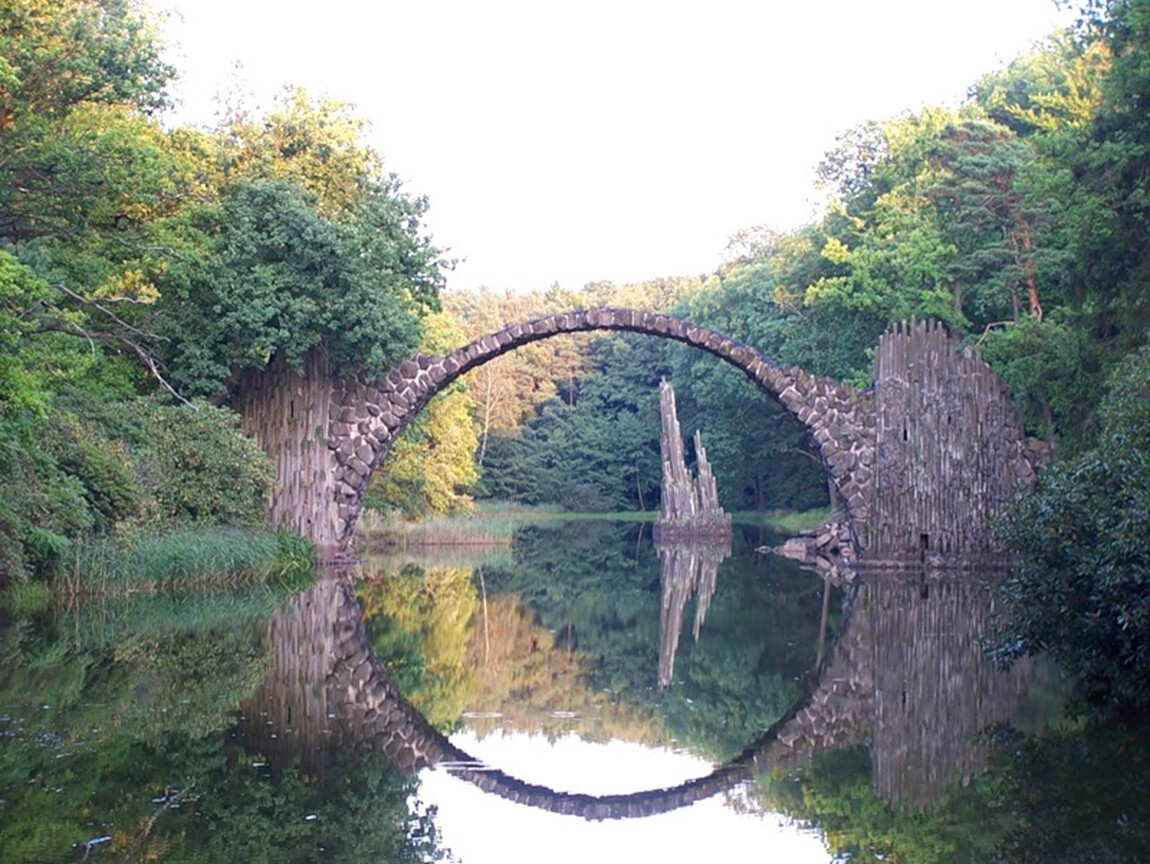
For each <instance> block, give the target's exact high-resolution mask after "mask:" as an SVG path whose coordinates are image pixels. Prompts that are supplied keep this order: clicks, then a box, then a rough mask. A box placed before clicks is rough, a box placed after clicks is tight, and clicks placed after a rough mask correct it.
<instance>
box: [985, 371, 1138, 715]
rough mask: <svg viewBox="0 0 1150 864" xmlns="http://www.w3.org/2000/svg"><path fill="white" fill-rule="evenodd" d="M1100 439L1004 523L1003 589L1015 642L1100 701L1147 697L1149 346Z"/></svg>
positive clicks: (1110, 399) (1014, 648)
mask: <svg viewBox="0 0 1150 864" xmlns="http://www.w3.org/2000/svg"><path fill="white" fill-rule="evenodd" d="M1098 422H1099V434H1098V443H1097V444H1096V445H1095V446H1094V447H1092V448H1091V449H1089V450H1086V451H1084V452H1082V453H1081V454H1079V455H1077V456H1075V457H1074V458H1072V459H1069V460H1066V461H1064V462H1061V463H1060V464H1057V465H1055V466H1053V467H1052V468H1050V469H1048V470H1047V471H1045V472H1044V473H1043V475H1042V477H1041V478H1040V481H1039V484H1038V488H1037V490H1036V491H1035V493H1034V494H1033V495H1031V496H1029V497H1028V498H1025V499H1024V500H1022V501H1020V502H1019V503H1018V505H1017V506H1016V507H1015V508H1014V509H1013V511H1012V512H1011V513H1010V514H1009V519H1008V520H1007V523H1006V525H1005V527H1004V532H1005V534H1006V537H1007V540H1008V541H1009V542H1010V543H1011V545H1012V547H1013V548H1014V549H1016V550H1017V551H1018V552H1020V553H1021V555H1022V559H1021V563H1020V565H1019V566H1018V567H1017V568H1016V569H1015V571H1014V573H1013V574H1012V576H1011V579H1010V580H1009V582H1008V583H1007V585H1006V587H1005V592H1006V596H1007V598H1008V599H1009V601H1010V607H1011V625H1010V631H1011V633H1012V634H1013V640H1014V641H1011V642H1010V643H1009V644H1008V645H1007V646H1006V647H1005V648H1003V649H1000V650H1001V651H1002V653H1004V654H1007V655H1010V654H1011V653H1015V652H1020V651H1029V652H1049V653H1051V654H1052V655H1053V656H1054V657H1055V658H1056V659H1057V660H1058V661H1059V662H1060V663H1062V664H1063V665H1064V666H1065V668H1066V669H1068V670H1069V671H1070V672H1072V673H1073V674H1074V675H1076V676H1077V677H1079V678H1080V679H1081V680H1082V682H1083V683H1084V685H1085V692H1086V695H1087V697H1088V698H1089V699H1090V700H1091V701H1092V702H1095V703H1098V704H1100V705H1103V706H1106V707H1109V708H1118V709H1124V710H1143V709H1144V708H1145V707H1146V706H1147V704H1148V700H1150V552H1148V550H1147V546H1146V536H1147V534H1148V533H1150V351H1147V350H1146V349H1143V350H1142V351H1140V352H1139V353H1137V354H1134V355H1131V357H1130V358H1129V359H1128V360H1127V361H1126V362H1125V363H1124V364H1123V365H1122V366H1121V367H1120V368H1119V369H1118V371H1117V372H1116V373H1115V375H1114V377H1113V378H1112V380H1111V382H1110V387H1109V392H1108V393H1107V396H1106V398H1105V400H1104V401H1103V404H1102V406H1101V409H1100V411H1099V418H1098Z"/></svg>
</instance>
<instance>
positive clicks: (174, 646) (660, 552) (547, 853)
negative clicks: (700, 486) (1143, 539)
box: [0, 523, 1150, 864]
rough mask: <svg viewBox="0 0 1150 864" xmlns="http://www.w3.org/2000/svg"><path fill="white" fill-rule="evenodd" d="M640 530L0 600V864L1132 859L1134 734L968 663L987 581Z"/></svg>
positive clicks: (584, 528)
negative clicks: (77, 599)
mask: <svg viewBox="0 0 1150 864" xmlns="http://www.w3.org/2000/svg"><path fill="white" fill-rule="evenodd" d="M648 533H649V528H645V529H639V528H638V527H636V526H625V525H616V524H609V523H591V524H588V523H578V524H576V523H572V524H570V525H563V526H560V525H555V526H530V527H526V528H524V529H523V530H522V531H521V532H520V533H519V535H518V536H517V539H516V542H515V546H514V549H513V554H506V553H503V554H499V555H495V556H492V557H489V558H486V559H484V560H471V561H463V560H462V559H458V558H456V559H454V560H452V559H449V558H441V559H440V560H438V561H432V560H422V561H413V560H395V559H383V558H368V559H367V560H365V561H364V562H363V564H362V566H361V567H360V568H359V570H358V572H357V573H356V574H355V577H354V579H344V580H338V579H326V580H321V581H319V582H318V583H317V584H316V585H315V586H314V587H312V588H310V589H308V590H307V591H305V592H303V593H301V594H298V595H295V596H292V597H286V598H284V597H279V598H277V597H275V596H273V595H272V594H271V593H270V592H268V591H267V590H266V589H262V588H260V589H255V588H253V589H247V590H244V591H232V592H219V593H206V594H199V595H195V596H187V597H137V598H133V599H130V600H128V601H123V602H112V601H107V602H100V603H97V602H88V603H80V604H75V605H73V606H70V607H68V608H57V609H53V610H51V611H50V612H49V613H46V614H44V615H40V616H36V617H34V618H16V619H13V618H11V617H8V618H5V619H0V651H3V666H2V671H0V861H4V862H33V861H37V862H40V861H79V860H107V861H132V862H135V861H176V862H183V861H187V862H191V861H204V862H209V861H221V860H230V861H235V862H241V861H242V862H247V861H277V862H278V861H323V860H330V861H372V862H379V861H397V862H401V861H426V860H437V859H438V860H457V861H465V862H472V864H474V862H497V861H498V862H515V861H539V860H543V859H546V860H549V861H586V860H588V859H593V858H598V859H599V860H602V861H631V860H637V859H639V858H640V856H642V857H644V858H646V857H651V856H658V857H659V859H660V860H663V861H687V860H699V859H700V858H701V857H703V856H706V857H707V859H708V860H734V861H768V860H769V861H798V862H802V861H812V862H813V861H820V862H825V861H831V860H850V861H880V860H883V861H892V860H896V861H906V862H919V861H924V862H930V861H940V862H941V861H1143V860H1150V829H1148V828H1147V827H1146V826H1148V825H1150V812H1148V810H1150V807H1148V805H1147V804H1146V803H1145V796H1143V795H1140V794H1138V789H1139V787H1140V785H1141V780H1142V778H1143V777H1144V776H1145V774H1146V769H1148V768H1150V765H1148V764H1147V762H1150V760H1148V759H1147V755H1146V754H1147V753H1148V752H1150V747H1147V746H1146V745H1147V737H1146V736H1144V735H1139V734H1137V733H1135V732H1130V731H1124V732H1121V733H1119V732H1117V731H1115V730H1108V729H1098V728H1086V727H1083V726H1081V725H1080V724H1076V723H1074V722H1073V721H1069V720H1067V719H1065V718H1064V717H1063V716H1062V713H1061V708H1060V703H1061V699H1060V693H1059V688H1058V686H1057V684H1056V682H1055V679H1054V677H1053V676H1052V675H1051V673H1050V671H1049V670H1047V669H1045V668H1043V667H1042V666H1041V665H1039V664H1034V663H1024V664H1018V665H1016V666H1015V667H1014V668H1013V669H1011V670H1010V671H1009V672H1003V671H999V670H996V669H994V668H993V667H992V666H991V665H990V664H989V663H988V662H986V660H985V657H984V641H983V639H984V635H985V634H986V632H987V631H988V630H989V628H991V627H992V623H993V612H994V609H993V593H992V591H991V590H990V586H989V585H988V584H987V580H986V579H984V578H982V575H983V574H978V573H973V574H968V575H965V576H964V577H962V578H961V579H958V578H930V579H924V578H922V577H920V576H906V575H904V576H897V577H895V576H884V577H881V578H879V577H874V576H872V577H868V578H866V579H862V578H859V579H856V580H855V581H854V582H853V583H852V584H848V585H840V586H836V585H828V584H827V583H826V582H825V581H824V580H823V579H822V578H821V577H820V576H818V575H816V574H814V573H810V572H807V571H803V570H801V569H799V568H798V567H797V566H796V565H794V564H793V563H792V562H789V561H783V560H779V559H773V558H767V557H764V556H761V555H756V554H755V553H754V551H753V549H754V547H755V546H756V545H758V544H760V543H763V542H771V540H772V539H773V538H769V537H763V536H760V535H758V534H756V533H754V532H737V534H736V537H735V539H734V541H733V543H732V546H731V548H729V549H728V548H721V547H720V548H715V547H713V548H702V549H699V548H696V549H689V548H684V547H679V548H660V549H656V548H655V547H654V546H653V544H652V543H651V542H650V540H649V536H648Z"/></svg>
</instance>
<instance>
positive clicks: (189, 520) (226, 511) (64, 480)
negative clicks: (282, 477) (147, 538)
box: [0, 391, 273, 584]
mask: <svg viewBox="0 0 1150 864" xmlns="http://www.w3.org/2000/svg"><path fill="white" fill-rule="evenodd" d="M2 409H3V406H0V584H4V583H5V582H8V581H12V580H18V579H21V578H25V577H27V576H31V575H50V574H52V573H58V572H60V571H61V570H62V569H67V568H66V567H65V565H64V558H65V557H66V556H67V554H68V553H67V550H68V548H69V546H70V545H71V544H72V543H74V542H77V541H78V540H79V538H92V537H101V536H106V535H109V534H112V533H115V532H116V531H118V530H123V529H130V530H164V529H167V528H170V527H172V526H174V525H183V524H195V525H205V526H230V527H243V528H257V527H259V526H260V525H261V523H262V522H263V519H264V514H265V512H266V500H267V496H268V494H269V493H270V490H271V484H272V481H273V469H272V466H271V463H270V460H269V459H268V458H267V457H266V456H265V455H264V454H263V452H262V451H260V449H259V447H258V446H257V445H256V444H255V442H254V441H252V440H251V439H249V438H246V437H244V436H243V435H242V434H241V433H240V430H239V420H238V417H237V416H236V415H235V414H234V413H233V412H231V411H228V410H226V409H223V408H217V407H215V406H212V405H208V404H197V405H194V406H190V405H165V404H162V403H160V402H158V401H156V400H152V399H143V398H131V399H110V400H109V399H105V398H100V397H99V396H97V395H93V394H92V393H87V392H82V391H69V392H66V393H64V394H61V396H59V397H58V398H57V399H55V400H54V402H53V403H52V404H51V407H50V409H49V410H48V411H47V413H46V414H45V415H44V416H43V417H40V418H33V417H31V416H27V415H26V416H23V417H20V418H18V419H16V418H12V417H6V416H5V415H4V414H3V410H2ZM85 542H91V541H85Z"/></svg>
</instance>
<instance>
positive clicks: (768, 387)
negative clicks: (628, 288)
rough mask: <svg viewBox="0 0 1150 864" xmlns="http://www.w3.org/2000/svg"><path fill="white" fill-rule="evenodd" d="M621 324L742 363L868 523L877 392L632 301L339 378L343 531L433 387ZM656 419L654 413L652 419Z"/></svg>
mask: <svg viewBox="0 0 1150 864" xmlns="http://www.w3.org/2000/svg"><path fill="white" fill-rule="evenodd" d="M588 330H621V331H627V332H631V333H644V334H647V335H651V336H658V337H661V338H664V339H674V340H676V341H678V342H683V343H685V344H687V345H692V346H694V347H696V348H699V349H700V350H702V351H706V352H708V353H710V354H713V355H715V356H716V357H719V358H721V359H723V360H725V361H727V362H728V363H730V364H732V365H733V366H736V367H738V368H739V369H741V370H742V371H743V372H744V373H745V374H746V376H747V377H748V378H750V379H751V380H752V381H754V382H755V383H756V384H758V385H759V386H760V387H761V388H762V389H763V390H764V391H766V393H767V394H768V395H769V396H771V397H772V398H774V399H777V400H778V401H779V402H780V403H781V404H782V405H783V406H785V407H786V408H787V409H788V410H789V411H790V412H791V413H792V414H794V415H795V416H796V417H797V418H798V419H799V421H800V422H801V423H802V424H803V426H805V427H806V429H807V432H808V434H809V436H810V439H811V441H812V442H813V444H814V445H815V447H816V448H817V451H818V453H819V454H820V456H821V457H822V461H823V464H824V465H825V466H826V469H827V473H828V474H829V475H830V477H831V479H832V481H833V482H834V484H835V485H836V487H837V488H838V491H839V494H840V497H841V499H842V501H843V502H844V503H845V505H846V508H847V511H848V513H849V516H850V518H851V520H852V522H853V523H855V525H856V527H857V528H859V529H860V530H859V531H858V534H859V535H860V536H861V535H862V533H863V532H862V531H861V528H862V526H864V525H865V524H866V523H867V521H868V518H869V514H870V502H871V500H872V498H873V494H872V489H871V485H872V478H873V472H874V459H875V412H874V397H873V394H872V393H871V392H870V391H859V390H856V389H854V388H852V387H851V386H849V385H847V384H842V383H839V382H837V381H833V380H830V379H826V378H816V377H814V376H811V375H808V374H807V373H805V372H803V371H802V370H801V369H798V368H796V367H783V366H780V365H779V364H777V363H775V362H774V361H772V360H770V359H768V358H767V357H764V356H763V355H762V354H760V353H759V352H758V351H757V350H755V349H754V348H752V347H751V346H749V345H745V344H743V343H742V342H739V341H737V340H735V339H732V338H730V337H729V336H724V335H723V334H722V333H718V332H716V331H714V330H711V329H708V328H706V327H701V326H699V325H696V324H692V323H690V322H689V321H684V320H682V319H681V318H675V317H672V316H670V315H663V314H660V313H656V312H638V311H635V310H632V309H608V308H601V309H586V310H580V311H574V312H563V313H560V314H557V315H549V316H547V317H545V318H539V319H537V320H534V321H526V322H523V323H520V324H512V325H510V326H508V327H504V328H503V329H502V330H500V331H498V332H497V333H493V334H491V335H490V336H484V337H483V338H482V339H479V340H477V341H475V342H472V343H471V344H470V345H465V346H463V347H462V348H459V349H458V350H456V351H453V352H452V353H450V354H448V355H446V356H427V355H423V354H421V355H417V356H415V357H412V358H411V359H410V360H408V361H406V362H404V363H401V364H400V365H399V366H398V367H396V368H395V369H393V370H392V371H391V372H389V373H388V374H387V376H386V377H385V378H383V379H382V380H368V379H367V378H365V377H363V376H359V377H356V378H351V379H344V380H341V381H337V382H336V386H335V388H334V390H333V392H332V395H331V404H330V409H329V411H330V413H329V420H330V422H329V425H328V434H327V442H328V447H329V448H330V449H331V451H332V455H333V459H334V462H335V466H334V471H335V478H334V479H335V483H334V487H335V488H334V493H333V494H334V495H335V499H336V500H335V504H336V511H337V512H336V533H337V536H338V538H339V541H340V543H341V544H342V545H343V546H347V544H348V543H349V542H350V540H351V537H352V534H353V532H354V530H355V523H356V520H357V518H358V516H359V512H360V509H361V507H362V501H363V494H364V491H365V489H366V487H367V482H368V480H369V479H370V477H371V474H372V472H373V471H375V470H376V469H377V468H378V467H379V465H380V463H381V462H382V461H383V460H384V458H385V457H386V456H387V453H388V451H389V450H390V448H391V445H392V443H393V442H394V441H395V439H396V437H397V436H398V435H399V434H400V432H402V431H403V428H404V426H406V425H407V423H408V422H409V421H410V420H411V419H412V418H413V417H414V416H415V415H416V414H417V413H418V412H419V411H420V410H421V409H422V408H423V407H424V406H426V405H427V403H428V402H429V401H430V400H431V398H432V397H433V396H435V395H436V394H437V393H439V392H440V391H441V390H443V389H444V388H445V387H447V386H448V385H449V384H451V383H452V382H453V381H455V380H456V379H457V378H459V376H461V375H463V374H465V373H466V372H468V371H470V370H471V369H475V368H476V367H478V366H482V365H483V364H484V363H486V362H487V361H489V360H493V359H494V358H496V357H498V356H500V355H501V354H505V353H506V352H508V351H512V350H514V349H515V348H519V347H520V346H523V345H527V344H528V343H530V342H535V341H537V340H540V339H547V338H549V337H551V336H554V335H556V334H558V333H573V332H578V331H588ZM652 422H654V419H652Z"/></svg>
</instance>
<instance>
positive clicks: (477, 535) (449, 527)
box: [357, 509, 522, 550]
mask: <svg viewBox="0 0 1150 864" xmlns="http://www.w3.org/2000/svg"><path fill="white" fill-rule="evenodd" d="M521 524H522V520H519V519H514V518H506V517H494V516H492V515H489V514H484V513H482V512H476V513H473V514H468V515H455V516H428V517H427V518H425V519H421V520H420V521H418V522H407V521H405V520H404V519H403V518H402V517H400V516H397V515H395V514H381V513H380V512H379V511H377V510H370V509H368V510H364V511H363V513H362V514H361V515H360V518H359V525H358V526H357V535H358V536H357V539H358V541H359V546H360V548H361V549H364V550H372V549H415V548H423V547H428V546H495V547H500V546H502V547H506V546H510V545H511V540H512V537H513V536H514V534H515V528H516V527H517V526H519V525H521Z"/></svg>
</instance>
